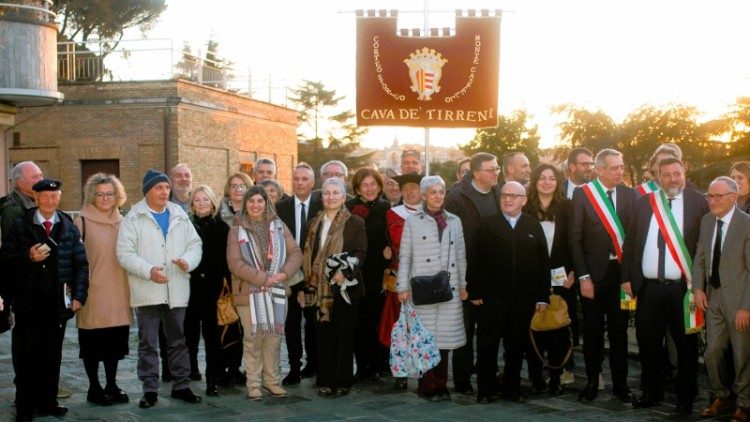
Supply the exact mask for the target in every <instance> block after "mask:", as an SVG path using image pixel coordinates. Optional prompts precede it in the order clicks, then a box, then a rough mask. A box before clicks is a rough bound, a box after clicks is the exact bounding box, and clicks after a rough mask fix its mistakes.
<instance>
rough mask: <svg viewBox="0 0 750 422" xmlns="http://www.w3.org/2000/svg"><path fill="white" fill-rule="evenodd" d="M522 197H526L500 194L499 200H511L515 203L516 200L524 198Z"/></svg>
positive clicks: (514, 194) (515, 194)
mask: <svg viewBox="0 0 750 422" xmlns="http://www.w3.org/2000/svg"><path fill="white" fill-rule="evenodd" d="M524 196H526V195H519V194H517V193H501V194H500V199H511V200H513V201H515V200H516V199H518V198H521V197H524Z"/></svg>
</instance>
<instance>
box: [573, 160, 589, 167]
mask: <svg viewBox="0 0 750 422" xmlns="http://www.w3.org/2000/svg"><path fill="white" fill-rule="evenodd" d="M575 164H576V165H577V166H584V167H594V162H593V161H584V162H581V163H575Z"/></svg>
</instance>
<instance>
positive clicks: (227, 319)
mask: <svg viewBox="0 0 750 422" xmlns="http://www.w3.org/2000/svg"><path fill="white" fill-rule="evenodd" d="M239 320H240V315H239V314H238V313H237V308H236V307H235V306H234V299H233V298H232V290H231V289H230V288H229V283H227V280H226V279H225V280H224V285H223V286H222V288H221V293H220V294H219V299H218V300H217V301H216V321H217V323H218V325H219V326H220V327H225V326H227V325H231V324H234V323H235V322H237V321H239Z"/></svg>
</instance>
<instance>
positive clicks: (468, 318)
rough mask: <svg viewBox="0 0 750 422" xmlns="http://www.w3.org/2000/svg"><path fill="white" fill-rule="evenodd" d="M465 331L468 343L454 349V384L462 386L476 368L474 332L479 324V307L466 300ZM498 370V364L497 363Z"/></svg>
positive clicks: (467, 382)
mask: <svg viewBox="0 0 750 422" xmlns="http://www.w3.org/2000/svg"><path fill="white" fill-rule="evenodd" d="M463 311H464V331H465V332H466V344H465V345H463V346H461V347H459V348H458V349H456V350H454V351H453V358H452V359H453V385H454V386H457V387H460V386H464V385H467V384H469V378H471V373H472V372H473V370H474V333H475V328H476V326H477V314H478V312H479V309H477V306H475V305H472V303H471V302H469V301H468V300H465V301H464V302H463ZM495 372H497V365H495Z"/></svg>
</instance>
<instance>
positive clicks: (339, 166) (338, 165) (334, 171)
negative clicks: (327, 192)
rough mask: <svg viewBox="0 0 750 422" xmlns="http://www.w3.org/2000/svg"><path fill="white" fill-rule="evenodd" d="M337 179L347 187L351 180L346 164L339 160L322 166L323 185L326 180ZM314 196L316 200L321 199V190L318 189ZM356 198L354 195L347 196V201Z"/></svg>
mask: <svg viewBox="0 0 750 422" xmlns="http://www.w3.org/2000/svg"><path fill="white" fill-rule="evenodd" d="M332 177H335V178H336V179H339V180H341V181H342V182H344V185H345V186H346V182H347V179H348V178H349V169H347V168H346V164H344V163H342V162H341V161H339V160H331V161H328V162H327V163H325V164H323V165H322V166H320V182H321V183H323V182H325V181H326V180H328V179H330V178H332ZM312 196H313V198H315V199H321V191H320V189H316V190H314V191H313V192H312ZM352 198H354V197H353V196H352V195H349V194H348V193H347V194H346V200H347V201H348V200H350V199H352Z"/></svg>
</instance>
